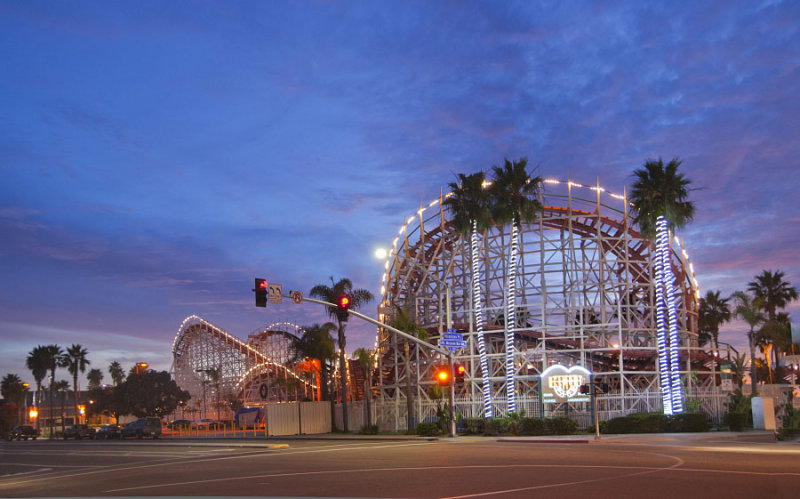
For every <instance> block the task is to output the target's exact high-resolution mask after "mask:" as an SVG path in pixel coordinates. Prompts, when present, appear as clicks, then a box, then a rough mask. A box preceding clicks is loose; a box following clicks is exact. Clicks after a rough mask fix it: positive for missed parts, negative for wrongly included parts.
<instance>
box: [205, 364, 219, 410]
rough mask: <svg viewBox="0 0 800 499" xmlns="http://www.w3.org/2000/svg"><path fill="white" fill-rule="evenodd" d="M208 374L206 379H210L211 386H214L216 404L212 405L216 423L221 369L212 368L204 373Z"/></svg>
mask: <svg viewBox="0 0 800 499" xmlns="http://www.w3.org/2000/svg"><path fill="white" fill-rule="evenodd" d="M206 373H208V377H209V378H211V384H212V385H213V386H214V394H215V397H216V402H215V403H214V407H216V409H217V421H219V407H220V403H219V382H220V379H221V378H222V368H221V367H212V368H211V369H208V370H207V371H206Z"/></svg>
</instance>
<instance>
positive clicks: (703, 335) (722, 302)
mask: <svg viewBox="0 0 800 499" xmlns="http://www.w3.org/2000/svg"><path fill="white" fill-rule="evenodd" d="M719 293H720V292H719V291H708V292H707V293H706V296H705V297H704V298H700V307H699V310H698V314H697V332H698V335H699V341H700V345H701V346H702V345H704V344H705V343H706V342H707V341H710V342H711V345H712V346H713V347H714V353H715V354H716V353H717V352H719V327H720V325H722V324H724V323H726V322H728V321H730V320H731V311H730V309H729V308H728V298H721V297H720V295H719ZM711 362H712V363H716V357H713V356H712V359H711ZM714 383H715V384H716V381H714Z"/></svg>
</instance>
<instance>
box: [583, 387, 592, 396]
mask: <svg viewBox="0 0 800 499" xmlns="http://www.w3.org/2000/svg"><path fill="white" fill-rule="evenodd" d="M580 392H581V393H582V394H584V395H588V394H590V393H591V392H592V387H591V386H590V385H581V388H580Z"/></svg>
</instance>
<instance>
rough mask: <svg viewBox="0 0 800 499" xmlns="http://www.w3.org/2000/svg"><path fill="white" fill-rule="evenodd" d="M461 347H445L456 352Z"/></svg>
mask: <svg viewBox="0 0 800 499" xmlns="http://www.w3.org/2000/svg"><path fill="white" fill-rule="evenodd" d="M461 348H462V347H447V349H448V350H450V351H451V352H458V351H459V350H461Z"/></svg>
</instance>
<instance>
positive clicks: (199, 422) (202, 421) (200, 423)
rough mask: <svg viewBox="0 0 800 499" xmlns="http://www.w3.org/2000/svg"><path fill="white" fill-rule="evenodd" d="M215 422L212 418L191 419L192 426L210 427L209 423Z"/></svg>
mask: <svg viewBox="0 0 800 499" xmlns="http://www.w3.org/2000/svg"><path fill="white" fill-rule="evenodd" d="M213 423H215V421H214V420H213V419H208V418H203V419H198V420H196V421H192V428H200V429H209V430H210V429H211V425H212V424H213Z"/></svg>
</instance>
